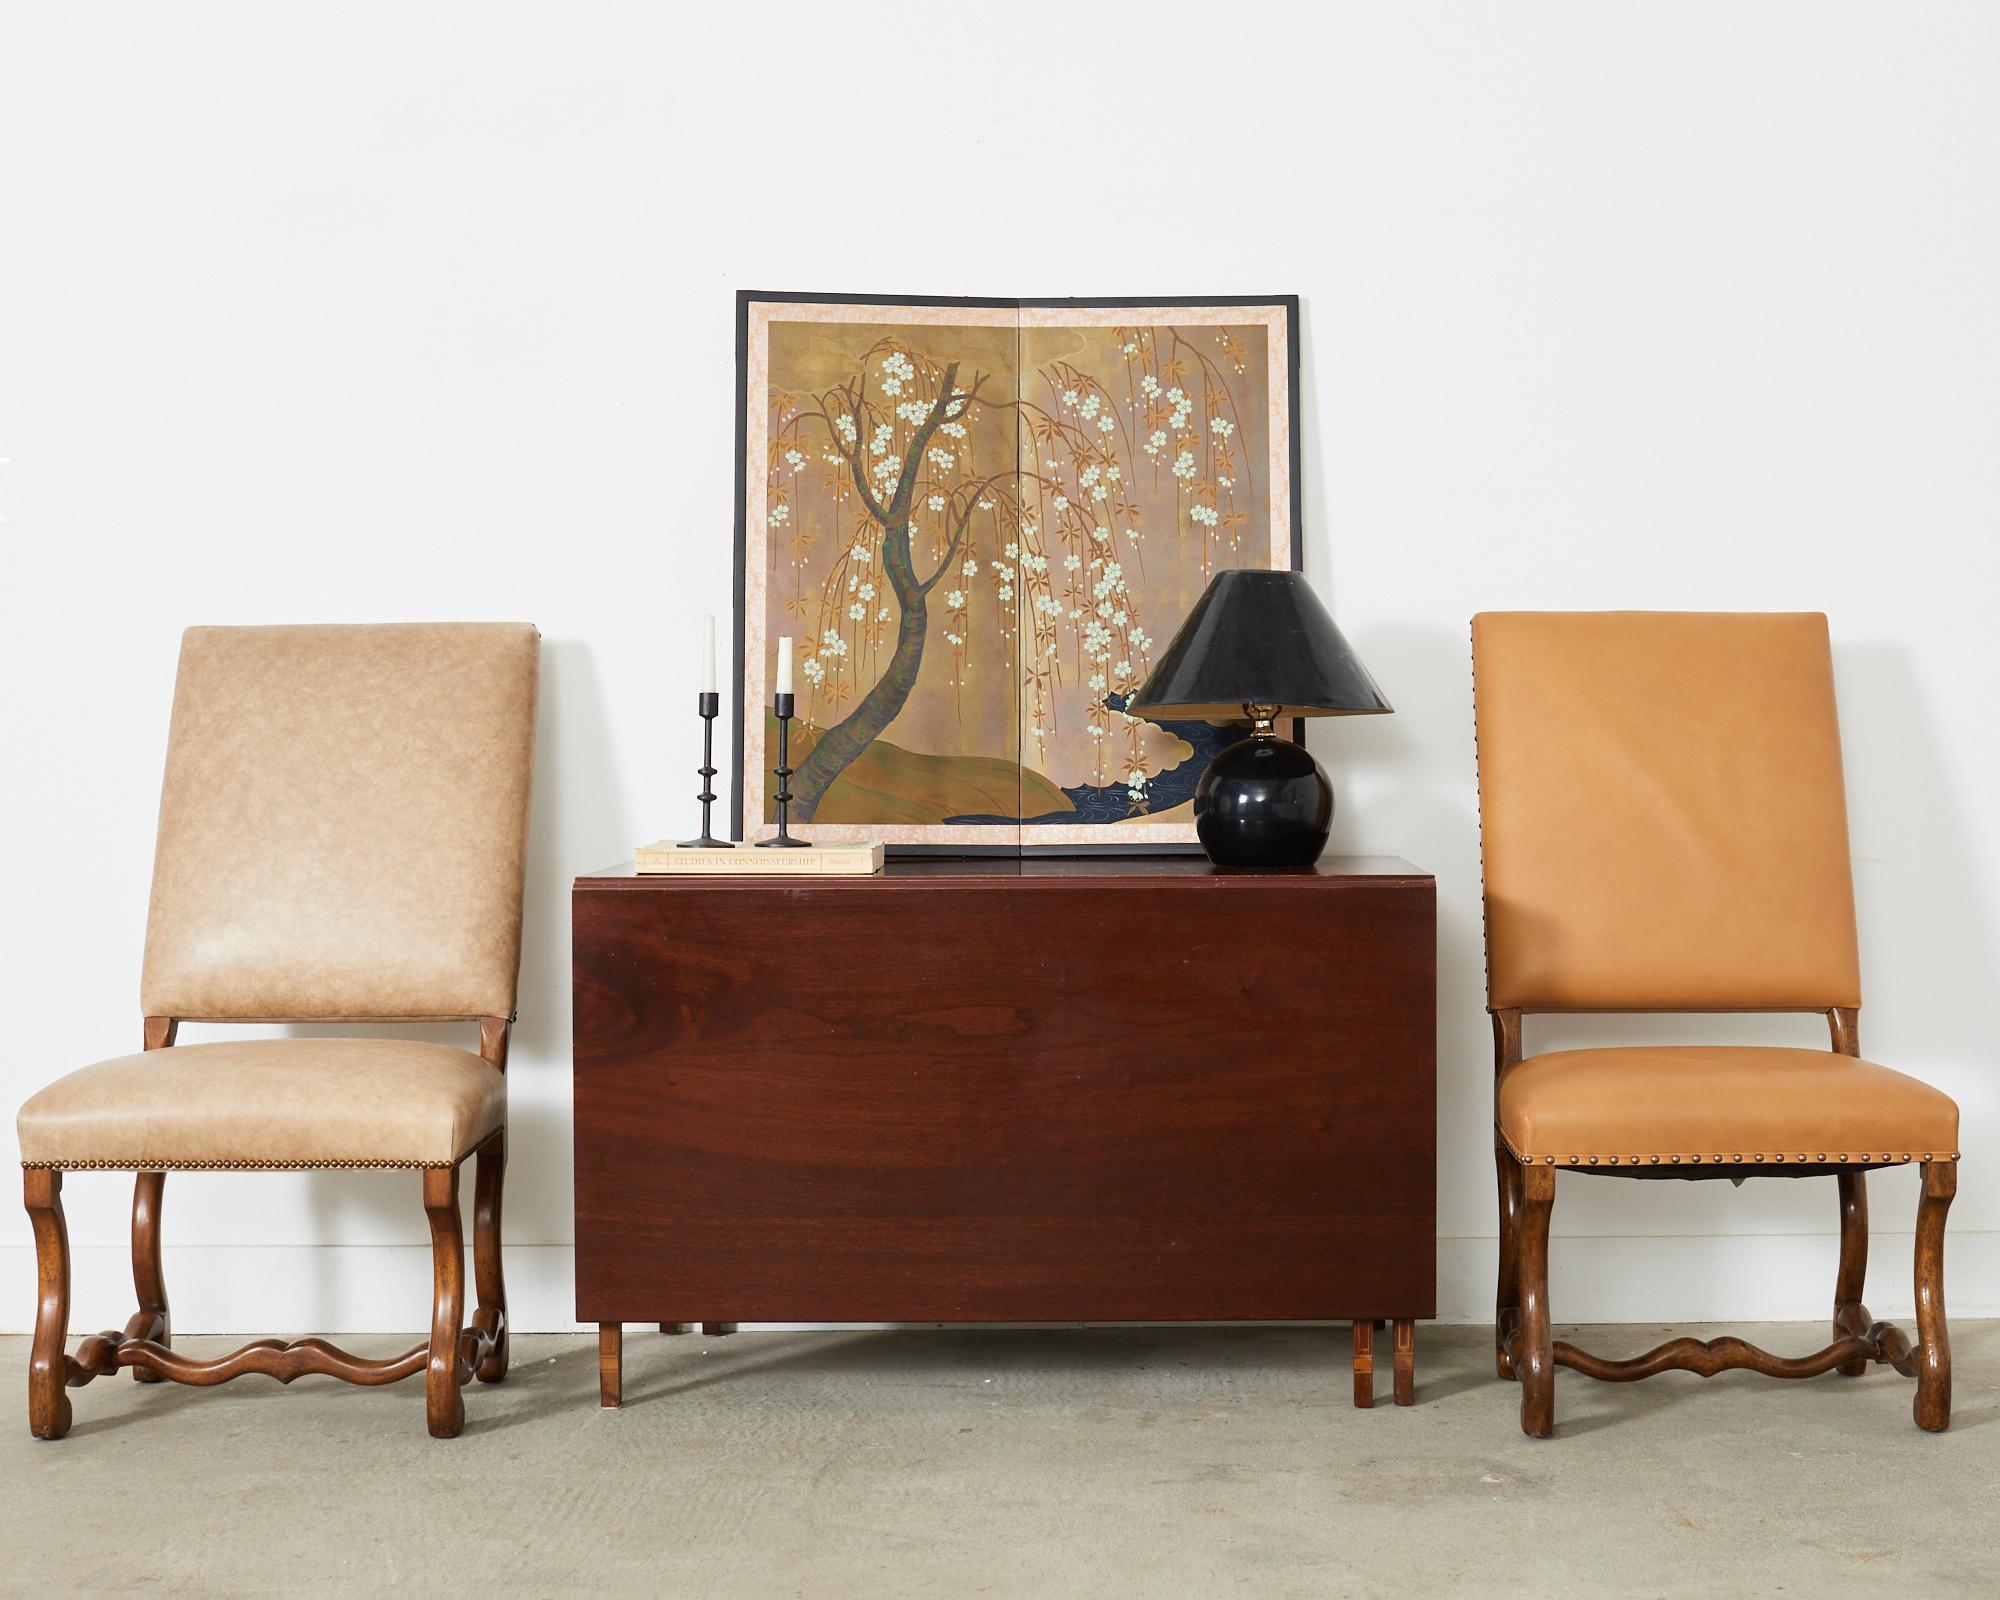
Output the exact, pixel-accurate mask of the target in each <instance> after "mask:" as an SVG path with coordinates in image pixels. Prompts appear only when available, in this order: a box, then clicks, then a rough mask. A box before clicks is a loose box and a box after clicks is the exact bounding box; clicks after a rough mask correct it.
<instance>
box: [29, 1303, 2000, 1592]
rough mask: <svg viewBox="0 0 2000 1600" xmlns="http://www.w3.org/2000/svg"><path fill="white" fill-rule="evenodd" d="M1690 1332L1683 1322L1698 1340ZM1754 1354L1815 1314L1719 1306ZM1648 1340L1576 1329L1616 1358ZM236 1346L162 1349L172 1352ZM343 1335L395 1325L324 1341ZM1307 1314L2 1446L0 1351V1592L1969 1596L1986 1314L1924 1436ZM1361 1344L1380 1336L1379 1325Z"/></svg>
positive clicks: (1992, 1343) (412, 1387)
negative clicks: (1520, 1394) (1334, 1323)
mask: <svg viewBox="0 0 2000 1600" xmlns="http://www.w3.org/2000/svg"><path fill="white" fill-rule="evenodd" d="M1716 1331H1720V1330H1713V1329H1711V1330H1706V1332H1708V1333H1710V1334H1712V1333H1714V1332H1716ZM1729 1331H1732V1332H1742V1333H1744V1334H1745V1336H1746V1337H1750V1338H1754V1339H1756V1340H1757V1341H1758V1342H1760V1343H1764V1344H1768V1345H1771V1346H1773V1347H1775V1348H1778V1349H1782V1350H1790V1351H1800V1350H1804V1349H1806V1348H1809V1347H1810V1346H1811V1345H1812V1344H1813V1343H1815V1342H1816V1341H1817V1340H1818V1338H1819V1330H1818V1329H1817V1328H1807V1327H1801V1326H1796V1325H1794V1326H1785V1327H1768V1328H1758V1329H1731V1330H1729ZM1658 1336H1659V1330H1656V1329H1651V1328H1633V1327H1623V1328H1612V1329H1591V1330H1585V1331H1584V1333H1583V1334H1582V1335H1581V1336H1580V1337H1581V1339H1582V1340H1583V1342H1586V1343H1587V1344H1589V1345H1590V1346H1591V1347H1592V1348H1598V1349H1602V1350H1603V1351H1604V1352H1605V1353H1607V1354H1632V1353H1636V1352H1637V1351H1638V1350H1639V1349H1642V1348H1644V1347H1646V1346H1647V1345H1650V1344H1652V1343H1654V1342H1655V1341H1656V1339H1657V1337H1658ZM236 1342H237V1341H231V1340H215V1339H199V1340H195V1339H190V1340H186V1341H184V1344H185V1346H186V1347H187V1348H188V1349H190V1350H191V1351H194V1352H196V1353H199V1354H205V1355H207V1354H217V1353H220V1352H221V1351H222V1350H223V1349H225V1348H228V1347H229V1346H231V1345H233V1344H234V1343H236ZM352 1343H353V1344H354V1345H355V1346H356V1347H357V1348H359V1349H361V1350H362V1351H363V1352H364V1353H367V1354H387V1353H389V1352H390V1351H392V1350H393V1349H395V1348H398V1347H400V1346H401V1345H403V1344H406V1343H407V1341H395V1340H359V1339H357V1340H354V1341H352ZM1346 1343H1347V1333H1346V1330H1345V1329H1344V1328H1339V1329H1301V1328H1284V1329H1245V1330H1226V1329H1176V1330H1163V1329H1158V1328H1148V1329H1125V1330H1114V1329H1093V1330H1088V1331H1055V1332H1050V1331H1031V1330H995V1331H988V1332H981V1333H965V1332H938V1331H909V1332H897V1333H830V1334H829V1333H821V1334H796V1333H744V1334H738V1335H736V1336H734V1337H732V1338H726V1339H705V1338H702V1337H700V1336H698V1335H690V1336H683V1337H680V1338H675V1339H667V1338H663V1337H661V1336H660V1335H658V1334H657V1333H654V1332H652V1331H651V1330H645V1331H641V1330H639V1329H636V1328H634V1329H630V1330H628V1332H627V1335H626V1367H625V1393H626V1397H627V1399H626V1406H625V1409H624V1410H622V1411H618V1412H600V1411H599V1410H598V1409H597V1405H596V1382H597V1375H596V1360H595V1358H596V1351H595V1345H594V1342H592V1341H589V1340H585V1339H579V1338H567V1337H565V1338H553V1337H551V1338H533V1339H526V1338H524V1339H521V1340H518V1341H517V1342H516V1345H515V1351H514V1370H513V1373H512V1374H511V1375H510V1377H509V1378H508V1381H507V1382H506V1384H505V1385H504V1386H503V1387H501V1388H498V1389H490V1388H486V1387H484V1386H480V1385H475V1386H474V1387H473V1388H472V1389H470V1390H468V1392H467V1396H466V1411H467V1418H468V1422H467V1429H466V1433H465V1435H464V1437H463V1438H461V1439H459V1440H457V1441H455V1442H444V1441H435V1440H432V1439H430V1438H428V1437H427V1436H426V1435H425V1433H424V1425H423V1392H422V1386H421V1380H413V1381H412V1382H409V1383H405V1384H401V1385H398V1386H396V1387H394V1388H389V1389H369V1390H357V1389H349V1388H346V1387H344V1386H341V1385H337V1384H335V1383H333V1382H332V1381H330V1380H327V1379H306V1380H303V1381H301V1382H300V1383H299V1384H297V1385H295V1386H294V1387H292V1388H290V1389H280V1388H278V1387H277V1386H276V1385H274V1384H271V1383H269V1382H268V1381H266V1380H263V1379H258V1378H247V1379H243V1380H241V1381H239V1382H237V1383H234V1384H231V1385H229V1386H228V1387H226V1388H222V1389H209V1390H193V1389H182V1388H177V1387H173V1386H168V1385H161V1386H156V1387H141V1386H139V1385H137V1384H135V1383H133V1382H132V1381H131V1380H130V1379H129V1378H122V1377H121V1378H120V1379H118V1380H116V1381H112V1380H100V1381H99V1382H97V1383H95V1384H93V1385H91V1386H90V1387H89V1388H88V1389H85V1390H80V1391H74V1392H73V1393H72V1395H71V1399H72V1401H73V1403H74V1404H75V1407H76V1417H77V1420H76V1425H75V1428H74V1430H73V1431H72V1432H71V1434H70V1436H69V1437H68V1438H67V1439H65V1440H63V1441H61V1442H60V1443H57V1444H44V1443H39V1442H37V1441H35V1440H32V1439H30V1438H29V1437H28V1433H27V1423H26V1415H25V1396H24V1386H25V1375H24V1374H25V1368H26V1362H27V1341H26V1340H25V1339H22V1338H8V1339H0V1393H4V1395H5V1396H7V1397H8V1398H7V1410H8V1413H9V1415H8V1418H7V1426H6V1427H5V1428H4V1429H3V1430H0V1485H4V1487H3V1488H0V1523H4V1524H5V1525H6V1527H7V1530H8V1531H7V1533H6V1535H5V1538H4V1541H0V1549H4V1551H5V1561H4V1563H0V1592H5V1593H8V1594H13V1593H21V1594H33V1595H36V1596H38V1597H44V1600H45V1597H47V1596H49V1595H52V1594H122V1593H134V1592H144V1593H147V1594H199V1595H232V1594H273V1593H307V1592H317V1591H322V1590H328V1591H364V1592H365V1591H380V1590H389V1589H398V1590H406V1591H410V1592H424V1593H429V1594H454V1593H470V1592H473V1591H475V1590H478V1591H483V1592H486V1593H493V1592H499V1593H508V1594H514V1593H521V1594H542V1595H546V1594H570V1593H591V1594H600V1595H603V1594H627V1593H632V1594H650V1595H718V1596H720V1595H730V1596H736V1595H750V1596H768V1595H801V1596H813V1597H821V1596H847V1595H855V1596H869V1597H871V1600H876V1597H888V1596H900V1595H929V1596H954V1597H955V1596H959V1595H993V1596H1008V1595H1025V1596H1033V1597H1035V1600H1060V1597H1064V1596H1070V1595H1090V1596H1093V1597H1098V1596H1123V1595H1145V1596H1149V1597H1150V1596H1167V1595H1180V1594H1190V1595H1195V1594H1198V1595H1203V1596H1220V1595H1225V1594H1226V1595H1259V1596H1263V1595H1274V1596H1294V1595H1295V1596H1313V1597H1320V1596H1329V1595H1397V1596H1403V1597H1408V1596H1417V1597H1430V1596H1440V1595H1487V1594H1493V1595H1500V1594H1506V1595H1519V1594H1523V1593H1526V1594H1558V1595H1561V1594H1581V1593H1586V1592H1591V1593H1597V1594H1620V1595H1628V1594H1629V1595H1663V1596H1664V1595H1672V1596H1674V1597H1675V1600H1687V1597H1694V1596H1705V1595H1747V1594H1761V1593H1770V1592H1777V1591H1784V1592H1789V1593H1797V1594H1813V1595H1815V1596H1838V1595H1846V1594H1855V1595H1862V1594H1865V1595H1868V1596H1871V1597H1880V1596H1885V1595H1896V1594H1914V1593H1917V1592H1919V1591H1921V1592H1923V1593H1924V1594H1926V1595H1927V1596H1930V1597H1937V1596H1943V1595H1959V1594H1965V1595H1972V1594H1978V1595H1992V1594H1993V1593H1995V1583H1996V1579H1995V1577H1994V1571H1995V1567H1996V1563H2000V1523H1996V1518H1995V1513H1996V1510H2000V1495H1996V1485H2000V1426H1996V1423H2000V1390H1996V1376H2000V1322H1985V1323H1979V1322H1966V1323H1961V1324H1959V1325H1958V1326H1957V1327H1956V1328H1955V1329H1954V1330H1953V1345H1954V1350H1955V1354H1956V1366H1957V1378H1956V1384H1957V1396H1956V1400H1957V1404H1956V1409H1955V1414H1954V1418H1953V1423H1952V1430H1951V1432H1950V1433H1948V1434H1945V1435H1942V1436H1931V1435H1926V1434H1921V1433H1919V1432H1918V1431H1917V1429H1916V1428H1915V1427H1914V1426H1913V1425H1912V1424H1911V1421H1910V1396H1911V1393H1912V1388H1913V1386H1912V1385H1911V1384H1910V1383H1909V1382H1908V1381H1906V1380H1904V1379H1901V1378H1898V1377H1896V1376H1895V1375H1894V1374H1893V1373H1890V1372H1888V1371H1887V1370H1886V1369H1883V1368H1876V1369H1873V1370H1871V1372H1870V1373H1869V1374H1868V1376H1866V1377H1864V1378H1862V1379H1860V1380H1852V1381H1851V1380H1846V1379H1842V1378H1839V1377H1837V1376H1831V1375H1830V1376H1827V1377H1823V1378H1817V1379H1814V1380H1812V1381H1811V1382H1808V1383H1795V1384H1785V1383H1778V1382H1774V1381H1771V1380H1765V1379H1758V1378H1756V1377H1754V1376H1752V1375H1749V1374H1745V1373H1735V1374H1730V1375H1727V1376H1724V1377H1720V1378H1715V1379H1710V1380H1708V1381H1707V1382H1705V1383H1704V1382H1702V1381H1700V1380H1698V1379H1695V1378H1693V1377H1689V1376H1686V1375H1680V1374H1676V1375H1671V1376H1667V1377H1662V1378H1656V1379H1654V1380H1652V1381H1651V1382H1649V1383H1644V1384H1634V1385H1621V1386H1612V1385H1605V1384H1596V1383H1592V1382H1590V1381H1589V1380H1587V1379H1583V1378H1579V1377H1577V1376H1576V1375H1574V1374H1572V1373H1563V1374H1561V1375H1560V1376H1559V1378H1558V1380H1557V1388H1556V1406H1557V1436H1556V1437H1555V1438H1554V1439H1553V1440H1549V1441H1543V1442H1536V1441H1531V1440H1528V1439H1524V1438H1523V1437H1522V1436H1521V1434H1520V1432H1519V1429H1518V1427H1517V1426H1516V1418H1515V1400H1514V1397H1515V1395H1516V1393H1517V1391H1516V1390H1515V1389H1514V1387H1513V1386H1512V1385H1511V1384H1503V1383H1500V1382H1498V1381H1497V1380H1495V1379H1494V1377H1493V1376H1492V1366H1491V1357H1490V1348H1491V1347H1490V1336H1489V1335H1488V1334H1487V1333H1486V1332H1485V1331H1484V1330H1482V1329H1473V1328H1432V1327H1423V1328H1421V1329H1420V1330H1419V1334H1418V1367H1417V1379H1418V1389H1417V1399H1418V1404H1417V1405H1416V1406H1415V1407H1414V1408H1411V1409H1409V1410H1397V1409H1396V1408H1394V1407H1392V1406H1390V1405H1389V1404H1388V1403H1387V1388H1388V1380H1387V1373H1386V1371H1384V1372H1383V1373H1382V1374H1380V1380H1379V1381H1380V1384H1381V1388H1382V1391H1383V1393H1382V1397H1381V1399H1380V1401H1378V1404H1377V1407H1376V1409H1375V1410H1373V1411H1355V1410H1353V1409H1351V1408H1350V1406H1349V1404H1348V1387H1349V1380H1348V1373H1347V1366H1346ZM1380 1354H1381V1355H1382V1357H1383V1358H1384V1359H1383V1366H1384V1367H1385V1368H1386V1365H1387V1362H1386V1354H1387V1352H1386V1350H1382V1351H1380Z"/></svg>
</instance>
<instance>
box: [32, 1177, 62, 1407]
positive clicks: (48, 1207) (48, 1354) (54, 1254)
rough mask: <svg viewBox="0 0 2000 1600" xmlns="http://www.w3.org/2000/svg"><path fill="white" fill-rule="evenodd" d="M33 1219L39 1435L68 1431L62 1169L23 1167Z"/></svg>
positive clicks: (34, 1354)
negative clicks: (64, 1351) (65, 1391)
mask: <svg viewBox="0 0 2000 1600" xmlns="http://www.w3.org/2000/svg"><path fill="white" fill-rule="evenodd" d="M21 1177H22V1189H23V1199H24V1200H25V1202H26V1204H27V1207H28V1221H29V1222H30V1223H31V1224H32V1225H33V1227H34V1230H35V1279H36V1287H37V1299H36V1302H35V1342H34V1345H33V1347H32V1349H31V1350H30V1352H29V1355H28V1431H29V1432H30V1433H32V1434H33V1435H34V1436H35V1437H36V1438H37V1439H60V1438H61V1437H62V1436H63V1435H64V1434H66V1433H68V1432H69V1419H70V1412H69V1396H68V1395H67V1394H65V1393H64V1392H63V1391H64V1389H65V1387H66V1386H67V1383H68V1378H69V1371H68V1362H67V1358H66V1357H65V1356H64V1354H63V1345H64V1344H65V1343H66V1342H67V1341H68V1339H69V1228H68V1226H67V1225H66V1224H65V1223H64V1221H63V1209H62V1174H61V1173H60V1172H57V1171H54V1170H53V1169H51V1168H48V1167H24V1168H23V1169H22V1172H21Z"/></svg>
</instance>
